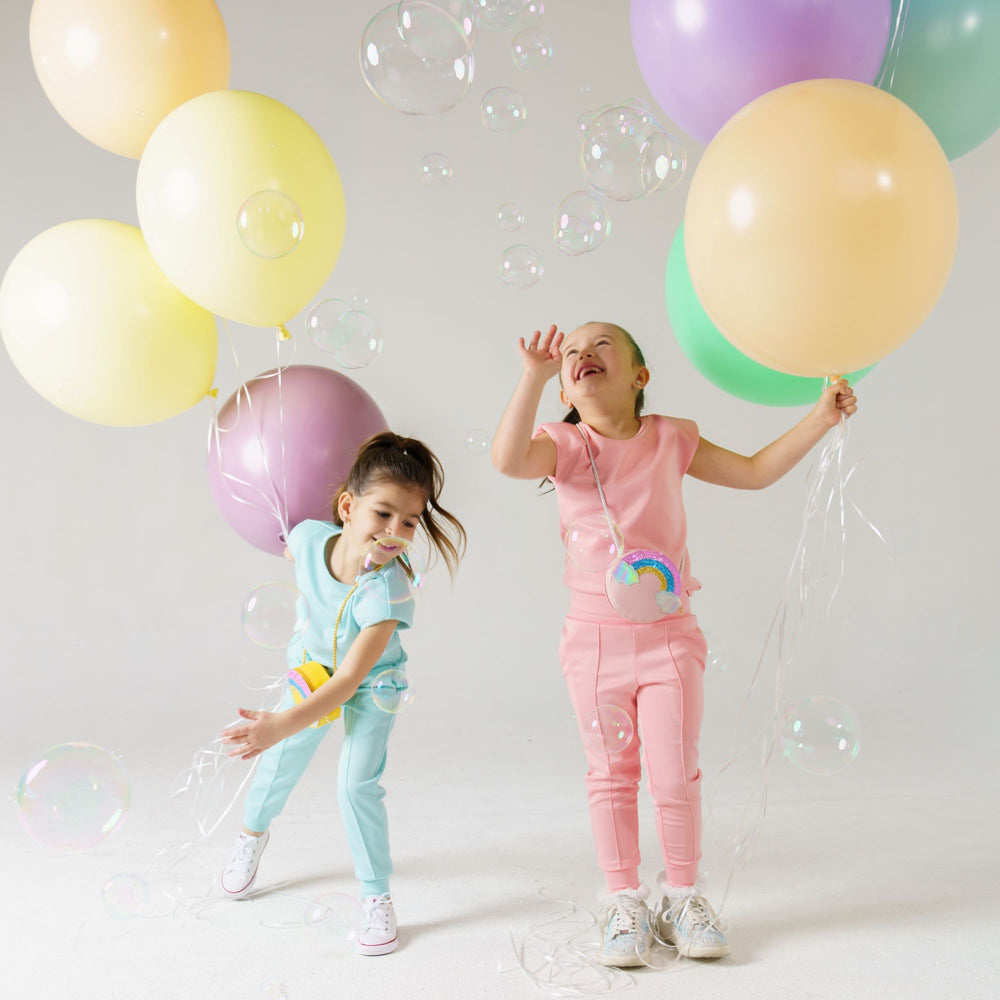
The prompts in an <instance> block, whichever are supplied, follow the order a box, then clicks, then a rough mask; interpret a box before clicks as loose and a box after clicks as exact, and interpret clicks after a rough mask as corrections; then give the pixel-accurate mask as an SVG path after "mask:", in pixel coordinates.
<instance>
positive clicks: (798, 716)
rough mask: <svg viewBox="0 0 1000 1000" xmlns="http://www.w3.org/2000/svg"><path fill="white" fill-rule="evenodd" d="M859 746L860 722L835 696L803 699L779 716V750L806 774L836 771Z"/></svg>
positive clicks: (852, 757) (844, 764)
mask: <svg viewBox="0 0 1000 1000" xmlns="http://www.w3.org/2000/svg"><path fill="white" fill-rule="evenodd" d="M860 749H861V725H860V724H859V722H858V720H857V717H856V716H855V714H854V712H852V711H851V709H850V708H848V707H847V705H845V704H844V703H843V702H842V701H838V700H837V699H836V698H829V697H827V696H825V695H817V696H814V697H812V698H803V699H802V701H799V702H797V703H796V704H795V705H793V706H792V707H791V708H790V709H789V710H788V712H787V713H786V714H785V717H784V719H782V722H781V750H782V753H784V755H785V756H786V757H787V758H788V759H789V760H790V761H791V762H792V763H793V764H794V765H795V766H796V767H798V768H800V769H801V770H803V771H806V772H807V773H809V774H836V773H837V772H838V771H842V770H843V769H844V768H845V767H847V765H848V764H850V763H851V761H852V760H854V758H855V757H857V755H858V751H859V750H860Z"/></svg>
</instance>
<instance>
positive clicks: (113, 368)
mask: <svg viewBox="0 0 1000 1000" xmlns="http://www.w3.org/2000/svg"><path fill="white" fill-rule="evenodd" d="M0 332H2V335H3V341H4V344H5V345H6V347H7V350H8V352H9V353H10V357H11V360H12V361H13V362H14V364H15V366H16V367H17V369H18V371H19V372H20V373H21V374H22V375H23V376H24V378H25V380H26V381H27V382H28V383H29V384H30V385H31V387H32V388H33V389H34V390H35V391H36V392H38V393H40V394H41V395H42V396H44V397H45V398H46V399H47V400H48V401H49V402H50V403H52V404H53V405H54V406H57V407H59V409H60V410H65V411H66V412H67V413H69V414H72V415H73V416H74V417H80V418H82V419H83V420H91V421H93V422H94V423H98V424H111V425H115V426H134V425H137V424H151V423H155V422H156V421H158V420H165V419H166V418H167V417H172V416H174V415H175V414H177V413H180V412H181V411H182V410H186V409H187V408H188V407H190V406H193V405H194V404H195V403H197V402H198V400H200V399H202V398H203V397H204V395H205V393H207V392H208V390H209V388H211V385H212V376H213V374H214V373H215V361H216V354H217V351H218V334H217V332H216V328H215V317H214V316H213V315H212V314H211V313H209V312H206V311H205V310H204V309H202V308H200V307H199V306H196V305H195V304H194V303H193V302H192V301H191V300H190V299H187V298H185V297H184V296H183V295H181V293H180V292H179V291H177V289H176V288H174V286H173V285H171V284H170V282H169V281H167V279H166V278H165V277H164V275H163V272H162V271H161V270H160V269H159V268H158V267H157V266H156V262H155V261H154V260H153V258H152V256H150V253H149V250H148V249H147V248H146V244H145V243H144V242H143V239H142V233H140V232H139V230H138V229H136V228H135V226H128V225H126V224H125V223H123V222H112V221H110V220H108V219H78V220H76V221H74V222H63V223H61V224H60V225H58V226H53V227H52V228H51V229H46V230H45V231H44V232H43V233H40V234H39V235H38V236H36V237H35V238H34V239H33V240H32V241H31V242H30V243H28V244H27V246H25V247H24V249H23V250H21V252H20V253H19V254H18V255H17V256H16V257H15V258H14V260H13V261H12V262H11V265H10V267H9V268H8V269H7V273H6V275H5V276H4V279H3V284H2V285H0Z"/></svg>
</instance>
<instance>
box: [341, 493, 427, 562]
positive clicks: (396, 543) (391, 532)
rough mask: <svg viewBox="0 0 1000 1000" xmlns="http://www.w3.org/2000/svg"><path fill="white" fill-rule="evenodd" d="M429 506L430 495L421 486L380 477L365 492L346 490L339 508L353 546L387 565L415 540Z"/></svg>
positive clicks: (345, 532)
mask: <svg viewBox="0 0 1000 1000" xmlns="http://www.w3.org/2000/svg"><path fill="white" fill-rule="evenodd" d="M426 505H427V496H426V495H425V493H424V491H423V490H421V489H419V488H418V487H416V486H410V485H402V484H400V483H395V482H391V481H390V480H387V479H378V480H376V481H375V482H374V483H373V484H372V486H371V488H370V489H368V490H367V491H366V492H364V493H359V494H357V495H354V494H353V493H349V492H347V491H345V492H344V493H342V494H341V495H340V500H339V501H338V504H337V511H338V513H339V514H340V518H341V521H342V522H343V524H344V537H345V539H346V540H347V541H348V543H349V544H350V545H351V547H352V549H355V550H365V551H367V552H369V553H370V555H371V559H372V561H373V562H375V563H377V564H383V563H387V562H388V561H389V560H390V559H392V558H393V557H395V556H397V555H399V554H400V552H402V551H403V550H404V549H405V548H406V544H403V543H407V544H408V543H409V542H412V541H413V537H414V535H415V534H416V532H417V526H418V525H419V524H420V517H421V515H422V514H423V511H424V507H425V506H426ZM376 543H378V544H376Z"/></svg>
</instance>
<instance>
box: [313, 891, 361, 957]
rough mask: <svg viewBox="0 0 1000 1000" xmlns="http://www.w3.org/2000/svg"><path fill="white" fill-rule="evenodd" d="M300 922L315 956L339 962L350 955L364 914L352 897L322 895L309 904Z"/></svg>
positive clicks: (340, 893)
mask: <svg viewBox="0 0 1000 1000" xmlns="http://www.w3.org/2000/svg"><path fill="white" fill-rule="evenodd" d="M303 922H304V923H305V927H306V938H307V940H308V941H309V944H310V946H311V947H312V949H313V950H314V951H315V952H316V953H317V954H319V955H322V956H324V957H327V958H342V957H344V956H346V955H351V954H353V953H354V950H355V945H356V944H357V940H358V938H359V937H360V936H361V931H362V930H363V929H364V924H365V914H364V910H363V909H362V907H361V904H360V903H359V902H358V900H356V899H355V898H354V897H353V896H348V895H346V894H345V893H343V892H324V893H323V894H322V895H319V896H317V897H316V898H315V899H312V900H310V901H309V904H308V905H307V906H306V910H305V916H304V918H303Z"/></svg>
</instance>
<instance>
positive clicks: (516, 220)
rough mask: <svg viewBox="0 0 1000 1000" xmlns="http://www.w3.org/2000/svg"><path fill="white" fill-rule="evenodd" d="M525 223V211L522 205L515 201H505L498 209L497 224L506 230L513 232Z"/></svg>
mask: <svg viewBox="0 0 1000 1000" xmlns="http://www.w3.org/2000/svg"><path fill="white" fill-rule="evenodd" d="M523 224H524V212H522V211H521V207H520V206H519V205H517V204H515V203H514V202H513V201H505V202H504V203H503V204H502V205H501V206H500V207H499V208H498V209H497V225H498V226H499V227H500V228H501V229H502V230H504V232H507V233H511V232H513V231H514V230H515V229H520V228H521V226H522V225H523Z"/></svg>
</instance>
